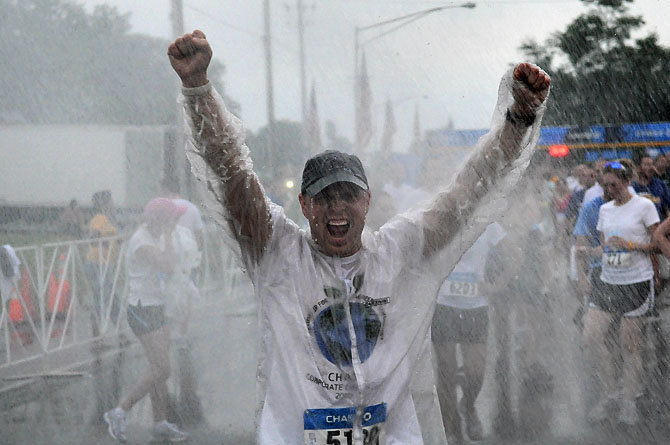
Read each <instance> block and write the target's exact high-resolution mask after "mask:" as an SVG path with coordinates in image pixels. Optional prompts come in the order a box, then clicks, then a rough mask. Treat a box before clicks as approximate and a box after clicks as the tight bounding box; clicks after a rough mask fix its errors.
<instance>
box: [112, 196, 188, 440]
mask: <svg viewBox="0 0 670 445" xmlns="http://www.w3.org/2000/svg"><path fill="white" fill-rule="evenodd" d="M185 211H186V207H182V206H178V205H176V204H175V203H174V202H173V201H172V200H171V199H167V198H154V199H152V200H151V201H149V203H148V204H147V205H146V207H145V208H144V212H143V214H142V220H143V222H142V224H141V225H140V226H139V227H138V228H137V230H136V231H135V233H134V234H133V235H132V237H131V238H130V240H129V241H128V250H127V252H126V264H127V267H128V280H129V293H128V311H127V313H128V325H129V326H130V329H131V330H132V331H133V333H134V334H135V335H136V336H137V338H138V339H139V341H140V343H141V344H142V348H143V349H144V353H145V355H146V357H147V360H148V361H149V370H148V371H147V373H146V374H145V375H144V376H143V377H142V378H140V379H139V380H138V381H137V382H136V383H135V385H134V386H133V387H132V388H131V390H130V392H129V393H128V394H126V396H125V397H124V398H122V400H121V403H120V404H119V406H118V407H116V408H114V409H112V410H110V411H107V412H106V413H105V414H104V419H105V422H107V424H108V425H109V434H110V435H111V436H112V437H113V438H114V439H117V440H119V441H121V442H125V441H126V414H127V413H128V411H130V409H131V408H132V407H133V406H134V405H135V403H137V402H138V401H140V400H141V399H142V398H143V397H144V396H145V395H147V394H149V397H150V398H151V406H152V410H153V417H154V422H155V424H154V429H153V435H154V439H156V440H162V441H169V442H181V441H183V440H186V438H187V434H186V433H184V432H182V431H180V430H179V428H177V426H176V425H174V424H172V423H169V422H168V421H167V420H166V415H167V400H168V389H167V384H166V381H167V379H168V377H169V376H170V328H169V323H168V322H167V320H166V316H165V305H166V303H167V301H166V300H167V295H168V293H167V289H166V284H165V283H166V281H167V280H168V279H169V277H170V275H172V273H173V271H174V269H175V263H176V256H175V253H174V250H173V246H172V232H173V231H174V228H175V225H176V223H177V220H178V219H179V217H180V216H181V215H182V214H183V213H184V212H185Z"/></svg>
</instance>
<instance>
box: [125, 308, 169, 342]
mask: <svg viewBox="0 0 670 445" xmlns="http://www.w3.org/2000/svg"><path fill="white" fill-rule="evenodd" d="M127 312H128V326H130V330H131V331H133V333H134V334H135V335H137V336H138V337H141V336H142V335H146V334H148V333H150V332H153V331H155V330H156V329H159V328H162V327H163V326H165V306H163V305H159V306H142V304H141V303H140V304H138V305H137V306H133V305H130V304H129V305H128V311H127Z"/></svg>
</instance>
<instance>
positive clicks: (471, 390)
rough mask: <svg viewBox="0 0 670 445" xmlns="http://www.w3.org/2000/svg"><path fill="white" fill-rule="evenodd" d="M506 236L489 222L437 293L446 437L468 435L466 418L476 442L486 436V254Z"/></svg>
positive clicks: (435, 334) (436, 338) (434, 332)
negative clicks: (481, 408) (482, 406)
mask: <svg viewBox="0 0 670 445" xmlns="http://www.w3.org/2000/svg"><path fill="white" fill-rule="evenodd" d="M504 237H505V230H504V229H503V228H502V226H500V224H498V223H497V222H494V223H492V224H490V225H489V226H488V227H487V228H486V230H485V231H484V233H482V235H481V236H480V237H479V238H478V239H477V241H475V243H474V244H473V245H472V247H471V248H470V249H469V250H468V251H467V252H466V253H465V254H464V255H463V257H462V258H461V260H460V261H459V262H458V264H457V265H456V268H455V269H454V270H453V271H452V272H451V274H450V275H449V277H448V278H447V279H446V280H445V282H444V283H443V284H442V287H440V291H439V293H438V294H437V307H436V308H435V315H433V323H432V326H431V337H432V340H433V345H434V350H435V355H436V359H437V360H436V364H437V394H438V397H439V399H440V409H441V410H442V422H443V423H444V427H445V430H446V431H447V434H448V435H447V439H450V438H453V439H454V440H456V441H460V440H462V439H463V434H462V432H461V416H463V417H465V427H466V432H467V435H468V438H469V439H470V440H472V441H478V440H482V439H483V435H484V433H483V428H482V423H481V421H480V419H479V415H478V414H477V410H476V408H475V400H476V399H477V396H478V395H479V392H480V390H481V388H482V383H483V381H484V371H485V370H486V341H487V338H488V325H489V314H488V311H489V302H488V297H489V295H488V292H487V291H488V288H487V283H486V277H485V272H486V258H487V256H488V253H489V250H490V249H491V247H492V246H495V245H496V244H497V243H498V242H500V240H501V239H503V238H504ZM457 347H460V349H461V356H462V357H463V367H462V371H463V377H462V381H460V384H461V388H462V390H463V397H462V398H461V400H460V402H459V403H458V404H457V400H456V395H457V386H458V383H459V377H460V375H459V374H460V370H459V369H458V360H457V355H456V348H457ZM459 409H460V414H459ZM449 443H451V442H449Z"/></svg>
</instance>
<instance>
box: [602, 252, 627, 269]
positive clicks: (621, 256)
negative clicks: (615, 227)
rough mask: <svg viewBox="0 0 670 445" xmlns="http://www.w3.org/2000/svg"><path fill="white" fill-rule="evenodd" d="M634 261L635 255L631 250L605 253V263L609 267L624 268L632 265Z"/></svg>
mask: <svg viewBox="0 0 670 445" xmlns="http://www.w3.org/2000/svg"><path fill="white" fill-rule="evenodd" d="M632 263H633V257H632V255H631V253H630V252H626V251H612V252H604V253H603V264H605V265H607V266H608V267H614V268H624V267H630V265H631V264H632Z"/></svg>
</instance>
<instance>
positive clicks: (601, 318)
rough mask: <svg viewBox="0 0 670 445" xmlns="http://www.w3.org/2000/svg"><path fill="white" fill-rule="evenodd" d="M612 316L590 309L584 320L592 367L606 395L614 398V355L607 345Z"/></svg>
mask: <svg viewBox="0 0 670 445" xmlns="http://www.w3.org/2000/svg"><path fill="white" fill-rule="evenodd" d="M611 322H612V314H610V313H607V312H604V311H599V310H597V309H593V308H589V310H588V312H587V313H586V317H585V319H584V340H585V342H586V345H587V347H588V349H589V351H591V357H592V367H593V369H594V370H595V371H596V374H597V375H598V376H600V380H601V382H602V384H603V391H604V393H605V395H607V396H610V397H614V396H615V394H616V380H615V371H614V365H613V362H612V360H613V358H612V354H611V353H610V351H609V349H608V348H607V346H606V345H605V341H606V339H605V334H606V333H607V331H608V329H609V326H610V323H611Z"/></svg>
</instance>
